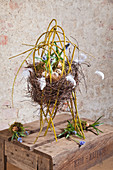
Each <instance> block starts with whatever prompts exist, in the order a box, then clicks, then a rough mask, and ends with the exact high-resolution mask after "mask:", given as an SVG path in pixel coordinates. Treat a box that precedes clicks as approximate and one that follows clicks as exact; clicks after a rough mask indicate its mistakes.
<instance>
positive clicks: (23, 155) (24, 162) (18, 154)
mask: <svg viewBox="0 0 113 170" xmlns="http://www.w3.org/2000/svg"><path fill="white" fill-rule="evenodd" d="M5 155H6V156H7V161H8V162H9V163H11V164H13V165H15V166H17V167H19V168H20V169H22V167H23V168H24V169H25V170H30V169H36V168H37V165H36V163H37V160H36V154H34V153H33V152H29V151H28V150H26V149H24V148H22V147H20V146H18V145H15V144H13V143H11V142H7V141H5Z"/></svg>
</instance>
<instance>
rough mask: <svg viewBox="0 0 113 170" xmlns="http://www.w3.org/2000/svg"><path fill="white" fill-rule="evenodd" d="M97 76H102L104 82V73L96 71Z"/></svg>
mask: <svg viewBox="0 0 113 170" xmlns="http://www.w3.org/2000/svg"><path fill="white" fill-rule="evenodd" d="M95 74H97V75H99V76H101V77H102V80H104V73H102V72H101V71H95Z"/></svg>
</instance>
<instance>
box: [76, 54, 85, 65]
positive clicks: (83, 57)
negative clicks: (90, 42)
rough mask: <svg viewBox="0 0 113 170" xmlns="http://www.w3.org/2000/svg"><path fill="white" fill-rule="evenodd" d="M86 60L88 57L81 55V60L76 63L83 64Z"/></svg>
mask: <svg viewBox="0 0 113 170" xmlns="http://www.w3.org/2000/svg"><path fill="white" fill-rule="evenodd" d="M86 58H87V56H86V55H85V54H83V53H81V54H80V55H79V59H76V60H75V61H76V62H77V63H83V62H84V61H85V60H86Z"/></svg>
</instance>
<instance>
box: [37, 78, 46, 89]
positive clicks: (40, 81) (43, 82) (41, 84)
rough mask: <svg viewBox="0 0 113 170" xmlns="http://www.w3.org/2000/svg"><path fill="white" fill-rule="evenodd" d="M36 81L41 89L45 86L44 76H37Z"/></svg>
mask: <svg viewBox="0 0 113 170" xmlns="http://www.w3.org/2000/svg"><path fill="white" fill-rule="evenodd" d="M38 82H39V83H40V89H41V90H43V89H44V87H45V86H46V80H45V77H41V78H38Z"/></svg>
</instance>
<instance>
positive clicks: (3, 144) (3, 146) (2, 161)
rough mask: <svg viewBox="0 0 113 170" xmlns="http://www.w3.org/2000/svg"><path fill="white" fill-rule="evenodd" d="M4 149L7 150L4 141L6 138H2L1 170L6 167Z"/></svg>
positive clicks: (0, 151) (0, 150)
mask: <svg viewBox="0 0 113 170" xmlns="http://www.w3.org/2000/svg"><path fill="white" fill-rule="evenodd" d="M4 150H5V142H4V140H2V139H0V170H4V169H5V155H4Z"/></svg>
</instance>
